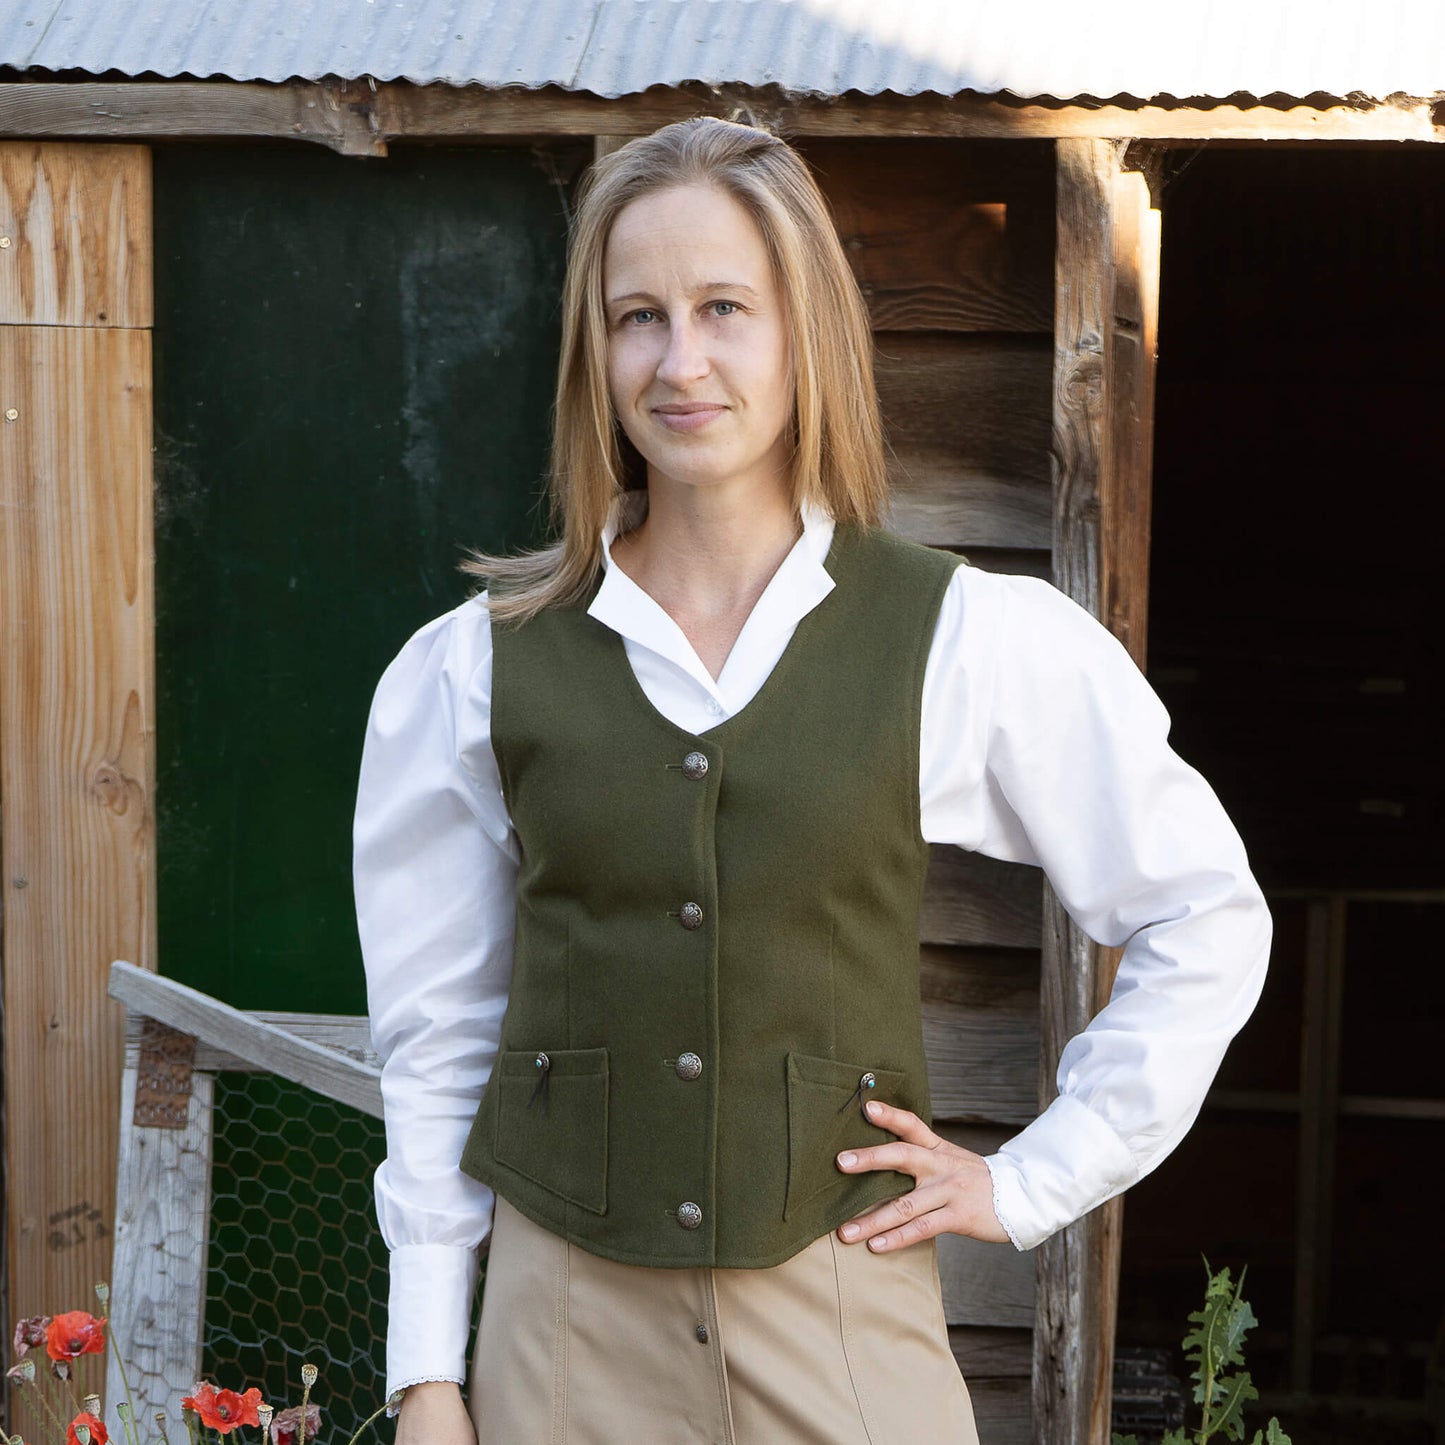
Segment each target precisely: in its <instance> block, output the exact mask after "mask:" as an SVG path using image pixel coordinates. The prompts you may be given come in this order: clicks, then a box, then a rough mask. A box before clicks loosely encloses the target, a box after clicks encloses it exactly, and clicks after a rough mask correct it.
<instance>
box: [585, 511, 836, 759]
mask: <svg viewBox="0 0 1445 1445" xmlns="http://www.w3.org/2000/svg"><path fill="white" fill-rule="evenodd" d="M843 531H844V528H843V527H842V526H835V527H834V529H833V536H832V539H831V540H830V541H829V543H828V551H827V553H826V555H825V556H824V558H823V562H822V566H823V570H824V571H825V572H827V574H828V575H829V577H831V578H832V579H833V582H834V589H833V591H830V592H829V593H828V594H827V596H825V597H823V598H822V599H821V600H820V601H819V602H817V603H816V604H815V605H814V606H813V607H812V608H811V609H810V610H809V611H808V612H806V613H804V614H803V616H802V617H800V618H799V619H798V621H797V623H796V624H794V627H793V633H792V636H791V637H789V638H788V641H787V643H786V645H785V646H784V648H783V650H782V652H781V654H780V655H779V657H778V660H777V661H776V662H775V663H774V664H773V667H772V670H771V671H770V672H769V673H768V675H767V676H766V677H765V678H764V679H763V680H762V682H761V683H759V684H758V688H757V690H756V691H755V692H754V693H753V695H752V696H751V697H750V698H749V699H748V700H747V702H745V703H744V704H743V705H742V707H740V708H739V709H738V710H737V711H736V712H735V713H733V714H732V715H731V716H729V717H725V718H724V719H723V720H722V721H721V722H718V723H714V724H713V725H712V726H711V727H709V728H706V729H703V730H702V731H699V732H691V731H689V730H688V729H687V728H685V727H682V726H681V725H679V724H678V723H675V722H673V720H672V719H671V718H670V717H668V716H667V715H666V714H665V713H663V712H662V711H661V710H660V709H659V708H658V706H657V705H656V703H654V702H653V701H652V699H651V698H650V697H648V695H647V692H646V690H645V689H644V688H643V686H642V684H641V683H640V682H639V681H638V679H637V674H636V673H635V672H634V671H633V670H632V660H631V658H629V657H628V655H627V639H626V637H624V635H623V634H622V633H621V632H619V631H617V630H616V628H613V627H611V626H609V625H608V624H607V623H605V622H603V621H602V620H601V619H600V618H594V619H593V620H594V621H596V622H597V624H598V626H599V627H602V628H605V629H606V631H607V633H608V634H609V638H610V642H611V645H612V646H613V648H614V649H615V651H616V656H617V662H618V665H619V666H620V667H621V669H622V671H623V673H624V674H625V685H626V686H627V687H628V688H629V689H630V690H631V692H632V695H633V697H634V699H635V700H636V701H637V702H640V703H641V704H642V706H643V707H644V708H645V709H646V710H647V712H649V713H650V714H651V715H652V716H653V717H654V718H656V719H657V721H658V722H659V723H660V724H662V725H663V726H664V727H666V728H668V729H669V730H670V731H671V732H673V733H675V734H676V735H677V736H678V737H679V738H687V739H694V740H696V739H704V740H713V741H716V742H718V743H721V744H726V742H727V734H728V733H729V732H730V731H731V730H733V725H734V724H735V723H741V721H742V720H744V719H746V718H749V717H750V716H751V715H752V714H753V712H754V710H755V709H756V708H757V707H758V705H759V704H760V703H766V701H767V699H768V697H769V696H770V694H771V693H773V692H775V691H776V690H777V688H776V686H775V684H776V683H777V681H778V675H779V673H786V672H787V671H789V670H790V669H791V667H792V665H793V660H794V659H795V657H796V655H797V652H798V649H799V638H798V634H799V633H800V632H804V631H805V630H807V631H812V628H810V627H809V623H811V622H812V620H813V619H814V618H815V617H817V615H818V613H819V611H820V610H821V609H822V608H824V607H825V606H827V604H828V602H829V600H830V599H831V598H832V596H833V592H834V591H836V589H837V581H838V579H837V575H836V574H835V572H834V567H835V565H836V563H837V559H838V553H839V543H840V541H841V539H842V534H843ZM628 580H629V581H631V580H632V579H631V578H629V579H628ZM598 585H599V586H600V585H601V584H600V581H599V584H598ZM633 585H634V586H636V585H637V584H636V582H633ZM593 596H594V597H595V596H596V591H595V590H594V592H593ZM654 601H655V599H654ZM588 605H589V606H590V605H591V600H590V599H589V603H588ZM750 620H751V619H750ZM743 627H744V630H745V629H746V627H747V623H744V624H743ZM678 630H679V632H681V629H680V628H679V629H678ZM738 635H739V637H741V635H742V633H741V632H740V633H739V634H738ZM683 637H684V640H686V634H683ZM733 645H734V647H736V645H737V644H736V642H734V644H733ZM689 646H691V644H690V643H689ZM693 655H694V656H696V655H697V650H696V649H695V648H694V649H693ZM698 661H699V662H701V661H702V659H701V658H698ZM703 670H704V671H706V665H705V664H704V669H703ZM723 671H724V672H726V671H727V665H726V663H725V664H724V665H723ZM713 683H714V687H715V686H716V683H717V679H716V678H714V679H713Z"/></svg>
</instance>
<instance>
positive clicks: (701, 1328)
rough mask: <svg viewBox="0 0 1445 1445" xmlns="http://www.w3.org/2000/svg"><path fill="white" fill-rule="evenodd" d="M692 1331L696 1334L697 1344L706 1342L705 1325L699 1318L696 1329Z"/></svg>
mask: <svg viewBox="0 0 1445 1445" xmlns="http://www.w3.org/2000/svg"><path fill="white" fill-rule="evenodd" d="M694 1333H695V1334H696V1335H697V1342H698V1344H700V1345H705V1344H707V1326H706V1325H705V1324H703V1322H702V1321H701V1320H699V1321H698V1322H697V1329H696V1330H695V1331H694Z"/></svg>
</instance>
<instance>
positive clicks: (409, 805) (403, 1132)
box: [353, 601, 517, 1445]
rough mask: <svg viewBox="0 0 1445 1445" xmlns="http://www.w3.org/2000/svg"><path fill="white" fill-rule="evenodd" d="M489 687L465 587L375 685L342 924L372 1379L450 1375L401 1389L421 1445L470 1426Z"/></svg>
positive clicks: (508, 918)
mask: <svg viewBox="0 0 1445 1445" xmlns="http://www.w3.org/2000/svg"><path fill="white" fill-rule="evenodd" d="M490 689H491V634H490V627H489V624H488V618H487V613H486V610H485V608H484V607H483V606H482V605H481V604H480V602H477V601H472V602H468V603H465V604H463V605H462V606H461V607H459V608H457V609H455V610H454V611H453V612H450V613H447V614H446V615H445V616H443V617H439V618H437V619H436V620H435V621H433V622H431V623H428V624H427V626H425V627H423V628H422V629H421V630H420V631H419V632H417V633H416V634H415V635H414V636H413V637H412V638H411V639H410V640H409V641H408V642H407V643H406V645H405V646H404V647H403V648H402V650H401V652H400V653H399V654H398V655H397V657H396V658H395V660H394V661H393V662H392V663H391V665H390V666H389V667H388V668H387V670H386V672H385V674H384V675H383V677H382V679H381V681H380V683H379V684H378V686H377V689H376V694H375V697H374V699H373V702H372V706H371V714H370V718H369V721H368V725H367V731H366V742H365V747H364V749H363V754H362V763H361V775H360V780H359V784H358V790H357V802H356V818H355V829H354V835H353V842H354V882H355V890H356V918H357V930H358V933H359V935H360V939H361V950H362V958H363V961H364V965H365V970H366V987H367V1006H368V1012H369V1014H370V1019H371V1037H372V1043H373V1046H374V1047H375V1049H376V1052H377V1054H378V1055H379V1056H380V1058H381V1061H382V1069H381V1090H382V1100H383V1108H384V1113H385V1124H386V1149H387V1152H386V1158H385V1160H384V1161H383V1162H382V1164H381V1165H380V1167H379V1168H378V1169H377V1171H376V1180H375V1189H376V1212H377V1220H378V1223H379V1225H380V1227H381V1233H382V1238H383V1239H384V1240H385V1242H386V1245H387V1247H388V1249H389V1250H390V1265H391V1268H390V1292H389V1306H388V1317H387V1352H386V1353H387V1366H386V1390H387V1395H388V1397H389V1396H390V1395H391V1394H392V1393H393V1392H395V1391H396V1390H399V1389H405V1388H407V1387H409V1386H412V1385H415V1384H418V1383H420V1382H444V1381H451V1382H454V1383H453V1384H452V1385H448V1386H444V1387H442V1386H437V1387H432V1388H427V1389H426V1390H418V1391H417V1392H416V1394H415V1396H411V1395H409V1396H408V1397H407V1404H408V1406H411V1407H412V1408H410V1410H408V1409H407V1408H404V1409H403V1410H402V1420H401V1422H399V1427H398V1435H397V1440H398V1442H399V1445H404V1442H406V1441H408V1440H412V1439H414V1440H417V1441H419V1440H421V1439H422V1438H423V1436H422V1435H420V1434H417V1433H416V1429H417V1427H420V1426H421V1425H422V1424H423V1423H424V1421H423V1419H422V1417H423V1416H426V1417H428V1420H429V1421H430V1422H431V1423H430V1424H429V1425H428V1432H427V1434H426V1435H425V1438H426V1439H427V1440H428V1441H429V1442H434V1445H447V1442H450V1441H451V1440H453V1439H454V1440H456V1441H458V1442H460V1441H463V1440H468V1439H469V1438H470V1434H471V1431H470V1423H469V1422H468V1421H467V1418H466V1414H465V1411H464V1410H463V1409H461V1401H460V1392H459V1390H457V1388H456V1385H459V1384H460V1383H461V1382H462V1381H463V1380H464V1379H465V1377H466V1360H465V1358H464V1356H465V1352H466V1342H467V1335H468V1331H469V1328H470V1324H471V1316H472V1310H473V1304H474V1299H475V1294H476V1284H477V1275H478V1246H479V1245H480V1244H481V1243H482V1242H483V1241H484V1240H485V1239H486V1237H487V1235H488V1234H489V1233H490V1229H491V1219H492V1193H491V1191H490V1190H489V1189H488V1188H487V1187H486V1186H485V1185H483V1184H481V1183H480V1182H478V1181H477V1180H474V1179H471V1178H469V1177H468V1176H467V1175H464V1174H463V1173H462V1172H461V1171H460V1169H459V1168H458V1167H457V1165H458V1161H459V1160H460V1158H461V1153H462V1146H463V1144H464V1142H465V1140H466V1136H467V1131H468V1130H469V1129H470V1127H471V1123H472V1119H473V1117H474V1115H475V1113H476V1108H477V1101H478V1099H479V1097H480V1095H481V1091H482V1087H483V1085H484V1084H485V1083H486V1080H487V1078H488V1075H489V1074H490V1072H491V1068H492V1064H493V1061H494V1059H495V1057H496V1051H497V1046H498V1039H499V1036H500V1031H501V1021H502V1015H503V1013H504V1012H505V1009H506V1003H507V987H508V983H509V981H510V978H511V968H512V932H513V918H514V908H515V884H516V872H517V849H516V842H515V838H514V837H513V834H512V831H511V825H510V822H509V820H508V817H507V812H506V807H505V805H504V803H503V801H502V796H501V787H500V782H499V780H498V778H497V775H496V763H495V760H494V758H493V756H492V752H491V745H490V739H489V734H488V719H489V714H490ZM408 1414H410V1417H411V1418H408ZM443 1421H446V1422H447V1423H446V1425H445V1428H444V1432H443V1424H442V1422H443ZM453 1432H455V1433H453Z"/></svg>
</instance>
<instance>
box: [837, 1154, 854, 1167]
mask: <svg viewBox="0 0 1445 1445" xmlns="http://www.w3.org/2000/svg"><path fill="white" fill-rule="evenodd" d="M838 1162H839V1163H840V1164H841V1165H842V1166H843V1168H845V1169H851V1168H852V1167H853V1166H854V1165H855V1164H856V1163H857V1162H858V1156H857V1155H856V1154H840V1155H839V1156H838Z"/></svg>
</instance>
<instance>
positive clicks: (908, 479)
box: [875, 332, 1053, 549]
mask: <svg viewBox="0 0 1445 1445" xmlns="http://www.w3.org/2000/svg"><path fill="white" fill-rule="evenodd" d="M1052 361H1053V356H1052V352H1051V350H1050V346H1049V343H1048V341H1047V340H1044V339H1038V338H1033V337H1026V336H947V335H941V336H932V335H915V334H911V333H908V332H887V333H884V334H883V335H880V336H879V337H878V338H877V357H876V365H875V370H876V374H877V379H878V397H879V402H880V405H881V407H882V411H883V421H884V426H885V428H886V432H887V438H888V445H889V450H890V456H889V480H890V482H891V484H892V487H893V504H892V512H891V515H890V518H889V524H890V526H891V527H892V528H893V530H895V531H896V532H898V533H899V534H900V535H902V536H905V537H908V538H910V539H911V540H913V541H918V542H924V543H927V544H929V545H930V546H935V547H954V548H961V549H968V548H970V547H1002V548H1023V549H1029V548H1034V549H1037V548H1044V547H1048V546H1049V545H1050V544H1051V541H1052V519H1051V514H1050V502H1051V496H1050V490H1049V426H1050V374H1051V367H1052Z"/></svg>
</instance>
